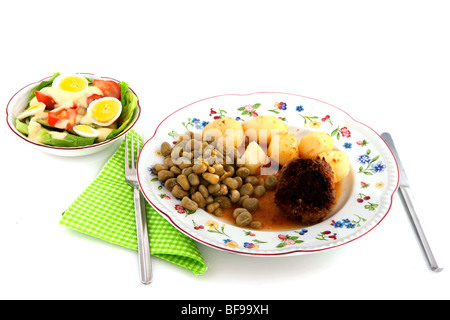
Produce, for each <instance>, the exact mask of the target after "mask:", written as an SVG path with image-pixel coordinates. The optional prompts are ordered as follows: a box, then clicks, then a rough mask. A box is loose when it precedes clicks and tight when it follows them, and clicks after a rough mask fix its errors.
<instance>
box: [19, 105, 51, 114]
mask: <svg viewBox="0 0 450 320" xmlns="http://www.w3.org/2000/svg"><path fill="white" fill-rule="evenodd" d="M44 107H45V105H44ZM36 109H42V103H38V104H35V105H34V106H31V107H29V108H28V109H26V110H25V111H23V112H21V113H19V115H21V114H23V113H25V112H28V111H32V110H36Z"/></svg>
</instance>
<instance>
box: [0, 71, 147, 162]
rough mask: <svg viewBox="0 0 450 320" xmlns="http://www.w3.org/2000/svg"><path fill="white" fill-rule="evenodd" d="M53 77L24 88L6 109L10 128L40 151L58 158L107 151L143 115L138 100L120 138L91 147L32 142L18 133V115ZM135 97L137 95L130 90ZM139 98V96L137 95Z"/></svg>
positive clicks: (90, 76) (92, 76) (87, 75)
mask: <svg viewBox="0 0 450 320" xmlns="http://www.w3.org/2000/svg"><path fill="white" fill-rule="evenodd" d="M80 75H83V76H86V77H89V78H94V75H93V74H89V73H80ZM50 78H51V77H47V78H44V79H42V80H40V81H37V82H34V83H31V84H29V85H27V86H25V87H24V88H22V89H20V90H19V91H18V92H17V93H16V94H14V95H13V97H12V98H11V99H10V100H9V102H8V105H7V107H6V121H7V123H8V126H9V128H10V129H11V130H12V132H14V133H15V134H16V135H17V136H18V137H19V138H21V140H22V141H25V142H26V143H28V144H31V145H34V147H36V148H37V149H39V150H42V151H44V152H47V153H50V154H54V155H58V156H66V157H74V156H84V155H89V154H93V153H96V152H99V151H102V150H105V149H107V148H109V147H111V146H113V145H115V144H116V142H117V141H118V140H120V139H121V138H122V137H123V135H124V134H125V133H127V132H128V131H129V130H130V129H131V128H132V127H133V126H134V125H135V123H136V121H137V120H138V119H139V116H140V114H141V106H140V105H139V99H138V107H137V109H136V111H135V112H134V115H133V119H132V121H131V123H130V125H129V126H128V127H127V128H126V129H125V130H124V131H123V132H121V133H120V134H119V135H118V136H116V137H114V138H113V139H109V140H107V141H103V142H99V143H96V144H93V145H89V146H83V147H54V146H48V145H44V144H40V143H37V142H35V141H32V140H30V139H28V138H27V137H26V136H24V135H23V134H22V133H20V132H19V131H17V129H16V126H15V125H14V123H15V121H16V117H17V115H18V114H19V113H20V112H22V111H23V110H25V109H26V108H27V106H28V99H29V96H30V94H31V91H32V90H33V88H34V87H36V86H37V85H38V84H39V83H40V82H41V81H44V80H48V79H50ZM95 78H101V79H104V80H113V81H116V82H118V81H117V80H115V79H112V78H107V77H97V76H95ZM129 90H131V91H132V92H133V93H134V94H135V95H136V93H135V92H134V91H133V90H132V89H131V88H129ZM136 96H137V95H136Z"/></svg>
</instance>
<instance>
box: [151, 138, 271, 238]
mask: <svg viewBox="0 0 450 320" xmlns="http://www.w3.org/2000/svg"><path fill="white" fill-rule="evenodd" d="M161 154H162V155H163V156H164V162H163V163H162V164H156V165H154V166H153V173H155V174H157V175H158V180H160V181H162V182H164V186H165V187H166V189H167V190H169V191H170V192H171V193H172V195H173V196H174V197H175V198H179V199H181V205H182V206H183V207H184V208H185V209H187V210H197V209H198V208H202V209H205V210H206V211H207V212H209V213H211V214H214V215H216V216H217V217H221V216H223V209H227V208H232V207H233V206H237V207H238V208H236V209H235V210H234V212H233V218H234V219H235V221H236V224H237V225H238V226H240V227H250V228H254V229H259V228H261V227H262V225H261V223H260V222H259V221H253V218H252V214H251V212H254V211H255V210H257V209H258V208H259V200H258V198H260V197H262V196H263V195H264V194H265V193H266V191H267V190H275V189H276V187H277V179H276V178H275V177H274V176H267V177H266V179H263V178H262V177H259V178H258V177H256V176H253V175H250V170H249V169H248V168H246V167H245V166H243V165H240V164H237V161H236V159H237V157H238V152H237V150H236V149H235V148H234V147H231V148H230V147H228V146H227V147H224V148H218V146H217V145H216V143H215V141H214V139H213V138H212V139H211V140H210V141H202V135H201V134H198V133H193V132H190V131H188V132H186V133H185V134H183V135H181V136H180V137H179V139H178V142H177V144H176V145H174V146H173V147H172V146H171V145H170V143H168V142H163V143H162V144H161Z"/></svg>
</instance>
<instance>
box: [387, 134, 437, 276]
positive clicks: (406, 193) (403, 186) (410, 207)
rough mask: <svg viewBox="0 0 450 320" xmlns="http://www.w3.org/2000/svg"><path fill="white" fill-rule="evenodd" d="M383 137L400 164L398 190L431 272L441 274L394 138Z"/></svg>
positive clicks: (388, 135) (389, 136)
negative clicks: (415, 204) (417, 210)
mask: <svg viewBox="0 0 450 320" xmlns="http://www.w3.org/2000/svg"><path fill="white" fill-rule="evenodd" d="M381 137H382V138H383V139H384V141H385V142H386V143H387V145H388V146H389V148H390V149H391V151H392V153H393V154H394V157H395V159H397V164H398V168H399V173H400V182H399V186H398V189H399V191H400V194H401V196H402V198H403V200H404V202H405V204H406V208H407V211H408V214H409V217H410V218H411V222H412V224H413V225H414V228H415V230H416V233H417V236H418V237H419V240H420V243H421V244H422V248H423V250H424V252H425V255H426V257H427V259H428V263H429V265H430V268H431V270H433V271H435V272H440V271H442V269H443V268H442V267H439V266H438V264H437V262H436V259H435V258H434V255H433V252H432V251H431V248H430V245H429V244H428V240H427V238H426V236H425V233H424V231H423V229H422V226H421V224H420V221H419V218H418V216H417V214H416V210H415V209H414V202H413V197H412V194H411V188H410V185H409V181H408V178H407V176H406V173H405V168H404V167H403V165H402V163H401V162H400V158H399V156H398V153H397V149H396V148H395V145H394V141H393V140H392V137H391V135H390V134H389V133H388V132H384V133H382V134H381Z"/></svg>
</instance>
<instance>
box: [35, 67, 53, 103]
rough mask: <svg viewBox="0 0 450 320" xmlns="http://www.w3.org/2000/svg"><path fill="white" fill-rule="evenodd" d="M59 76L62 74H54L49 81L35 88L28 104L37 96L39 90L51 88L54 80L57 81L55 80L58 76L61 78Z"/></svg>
mask: <svg viewBox="0 0 450 320" xmlns="http://www.w3.org/2000/svg"><path fill="white" fill-rule="evenodd" d="M59 75H60V73H59V72H56V73H54V74H53V76H52V77H51V78H50V79H49V80H44V81H42V82H41V83H39V84H38V85H37V86H36V87H34V88H33V90H32V91H31V93H30V98H29V99H28V102H30V101H31V99H33V98H34V97H35V96H36V93H35V91H39V90H41V89H42V88H45V87H49V86H51V85H52V83H53V80H55V78H56V77H57V76H59Z"/></svg>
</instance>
